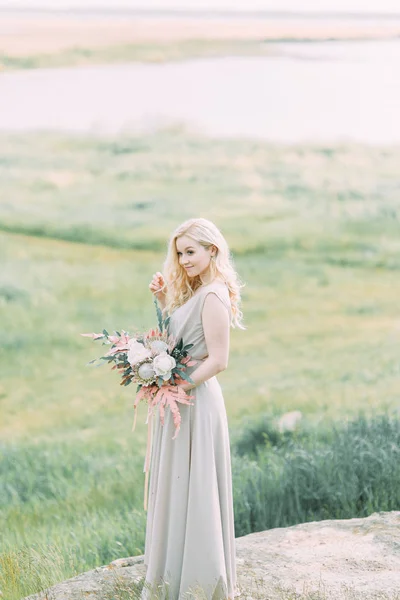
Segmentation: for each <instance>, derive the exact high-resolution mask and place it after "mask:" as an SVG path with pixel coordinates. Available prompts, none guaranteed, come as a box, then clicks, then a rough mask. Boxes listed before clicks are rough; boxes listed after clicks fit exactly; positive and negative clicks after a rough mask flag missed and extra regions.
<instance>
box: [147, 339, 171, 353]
mask: <svg viewBox="0 0 400 600" xmlns="http://www.w3.org/2000/svg"><path fill="white" fill-rule="evenodd" d="M150 348H151V349H152V351H153V352H156V353H157V354H161V352H166V351H167V350H168V344H166V343H165V342H163V341H162V340H154V342H151V344H150Z"/></svg>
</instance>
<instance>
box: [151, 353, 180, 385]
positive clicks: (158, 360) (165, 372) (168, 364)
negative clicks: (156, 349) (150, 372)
mask: <svg viewBox="0 0 400 600" xmlns="http://www.w3.org/2000/svg"><path fill="white" fill-rule="evenodd" d="M153 366H154V370H155V372H156V375H158V376H159V377H162V378H163V379H164V381H167V380H168V379H169V378H170V377H171V370H172V369H173V368H174V367H176V361H175V359H174V357H173V356H170V355H169V354H167V353H166V352H162V353H161V354H159V355H158V356H156V357H155V358H154V360H153Z"/></svg>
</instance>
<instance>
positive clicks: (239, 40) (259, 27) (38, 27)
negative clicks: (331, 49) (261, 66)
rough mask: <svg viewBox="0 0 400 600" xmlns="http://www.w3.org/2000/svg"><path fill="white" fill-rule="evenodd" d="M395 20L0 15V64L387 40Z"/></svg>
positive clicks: (395, 30)
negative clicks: (274, 44)
mask: <svg viewBox="0 0 400 600" xmlns="http://www.w3.org/2000/svg"><path fill="white" fill-rule="evenodd" d="M399 35H400V25H399V24H398V23H397V22H393V23H392V24H390V25H388V24H387V23H386V22H385V23H382V22H381V21H379V20H377V21H376V22H375V23H369V24H365V23H363V22H357V21H356V20H354V21H351V20H350V21H345V20H344V21H343V22H341V21H337V20H332V21H329V19H326V20H325V21H324V22H323V23H321V22H320V21H319V20H315V19H290V18H285V19H271V18H270V19H267V18H250V17H244V18H242V19H232V18H231V19H230V18H226V17H225V18H217V17H213V18H212V17H209V18H190V17H185V18H182V17H181V18H178V17H174V16H170V17H161V16H159V17H155V16H153V17H151V18H145V17H143V16H138V15H136V16H135V15H132V14H129V13H128V14H127V15H125V16H123V17H121V16H117V15H112V14H107V15H105V16H104V15H103V16H101V15H92V16H88V15H84V16H81V17H79V16H77V15H72V16H71V15H68V14H61V15H55V14H51V13H48V14H46V13H45V12H44V13H37V14H35V13H32V14H30V15H26V16H25V17H24V18H21V15H18V14H12V13H7V12H5V13H1V27H0V70H11V69H33V68H40V67H43V68H44V67H59V66H79V65H89V64H105V63H118V62H132V61H140V62H166V61H171V60H185V59H189V58H197V57H199V58H201V57H213V56H248V55H253V56H254V55H256V56H259V55H264V54H270V53H271V51H272V49H271V47H270V44H269V42H274V41H305V40H308V41H323V40H363V39H389V38H396V37H398V36H399Z"/></svg>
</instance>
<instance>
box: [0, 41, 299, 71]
mask: <svg viewBox="0 0 400 600" xmlns="http://www.w3.org/2000/svg"><path fill="white" fill-rule="evenodd" d="M274 41H275V40H274ZM279 41H287V40H279ZM268 54H271V49H270V47H269V44H268V43H266V42H264V41H263V40H251V39H249V40H235V39H232V40H229V39H228V40H218V39H216V40H208V39H206V40H202V39H198V40H196V39H192V40H176V41H169V42H165V43H157V42H147V43H146V42H143V43H135V44H128V43H127V44H120V45H112V46H105V47H100V48H96V47H71V48H67V49H65V50H60V51H59V52H52V53H48V54H29V55H26V56H14V55H9V54H1V53H0V70H21V69H41V68H56V67H77V66H86V65H96V64H116V63H127V62H142V63H143V62H145V63H166V62H171V61H182V60H189V59H194V58H215V57H223V56H264V55H268Z"/></svg>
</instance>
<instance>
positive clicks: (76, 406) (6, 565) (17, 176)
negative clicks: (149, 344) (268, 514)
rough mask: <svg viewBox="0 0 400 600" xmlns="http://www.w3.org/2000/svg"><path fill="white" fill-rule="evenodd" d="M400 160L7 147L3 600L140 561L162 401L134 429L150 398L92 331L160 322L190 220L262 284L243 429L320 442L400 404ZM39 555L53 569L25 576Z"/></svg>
mask: <svg viewBox="0 0 400 600" xmlns="http://www.w3.org/2000/svg"><path fill="white" fill-rule="evenodd" d="M399 159H400V148H396V147H392V148H390V147H387V148H379V147H368V146H359V145H338V146H335V147H327V146H304V145H303V146H282V145H269V144H265V143H262V142H253V141H250V140H229V141H228V140H225V141H224V140H207V139H204V138H201V137H195V136H191V135H189V134H187V133H185V132H184V131H181V130H179V129H177V130H167V131H163V132H159V133H157V134H154V135H146V136H143V137H129V136H127V135H125V136H124V135H122V136H120V137H119V138H96V137H87V136H63V135H52V134H35V135H33V134H32V135H23V136H22V135H21V136H19V135H4V134H2V135H1V136H0V190H1V196H0V257H1V269H0V334H1V338H0V410H1V414H2V419H1V422H0V439H1V440H2V447H1V459H0V460H1V462H0V465H1V469H2V473H3V475H2V481H3V480H4V481H5V483H6V486H5V488H4V489H3V490H1V492H0V494H3V496H2V497H1V502H0V521H1V522H5V523H7V527H6V528H5V529H4V531H5V534H4V535H3V536H2V539H1V543H0V544H1V552H2V554H1V555H0V556H1V559H0V581H1V577H2V578H3V580H4V578H5V579H6V581H7V583H4V581H3V583H2V585H3V588H2V587H1V585H0V589H2V590H3V594H4V596H3V597H4V600H6V598H7V600H8V599H9V600H17V598H20V597H21V596H22V595H26V594H28V593H33V592H34V591H36V590H38V589H41V586H42V588H43V587H44V586H45V585H47V583H45V582H47V579H48V577H49V578H50V580H51V581H49V584H50V583H54V582H55V581H60V580H62V579H66V578H67V577H70V576H72V575H73V574H75V573H78V572H81V571H83V570H87V569H90V568H93V567H95V566H99V564H105V563H107V562H108V561H110V560H112V559H113V558H116V557H117V556H126V555H129V554H140V553H142V552H143V542H144V526H145V514H144V512H143V509H142V505H143V504H142V503H143V483H144V481H143V473H142V467H143V458H144V447H145V433H146V432H145V425H144V420H145V407H144V406H141V407H140V409H139V410H140V412H139V419H138V427H137V430H136V431H135V433H134V434H132V433H131V420H132V418H133V410H132V404H133V400H134V388H133V386H132V387H128V388H121V387H118V385H117V384H118V377H117V376H116V375H115V374H114V373H111V372H110V371H109V370H108V368H107V367H106V366H104V367H102V368H101V369H94V368H89V367H88V366H86V363H87V362H88V361H89V360H90V359H91V358H93V357H95V356H98V355H99V352H100V348H99V346H98V345H95V344H92V345H91V344H90V343H89V341H88V340H85V339H83V338H81V337H80V336H79V333H80V332H87V331H97V330H100V329H102V328H103V327H106V328H107V329H109V330H112V329H113V328H126V329H128V330H129V329H133V328H143V327H148V326H150V325H152V324H154V323H155V313H154V306H153V303H152V298H151V295H150V293H149V291H148V283H149V281H150V278H151V275H152V273H153V272H155V271H156V270H160V269H161V268H162V261H163V258H164V252H165V249H166V242H167V238H168V236H169V234H170V233H171V231H172V229H173V228H174V227H176V226H177V225H178V224H179V223H180V222H181V221H182V220H184V219H186V218H189V217H192V216H195V215H199V216H204V217H207V218H210V219H212V220H214V221H215V222H216V223H217V225H219V226H220V227H221V228H222V230H223V232H224V234H225V235H226V237H227V239H228V242H229V243H230V246H231V248H232V251H233V255H234V259H235V264H236V267H237V269H238V271H239V273H240V275H241V277H242V278H243V279H244V281H245V282H246V287H245V288H244V290H243V310H244V314H245V321H246V325H247V331H245V332H243V331H237V330H235V331H232V334H231V355H230V362H229V367H228V369H227V370H226V371H224V372H223V373H221V374H220V375H219V380H220V382H221V385H222V388H223V391H224V396H225V399H226V407H227V412H228V417H229V422H230V425H231V427H232V432H234V431H235V432H236V431H238V432H239V433H238V435H239V434H240V430H241V428H242V427H245V423H247V420H248V419H249V418H250V417H251V415H254V414H258V413H261V412H263V413H268V414H270V415H279V414H281V413H284V412H285V411H289V410H295V409H296V410H301V411H302V412H303V414H304V415H305V417H306V418H307V423H308V424H309V426H310V429H311V430H313V429H316V428H317V429H319V430H320V431H322V430H326V429H328V430H329V428H330V426H331V424H332V425H335V424H338V423H340V422H343V420H347V419H352V418H353V417H356V416H357V415H358V414H359V413H360V412H363V414H365V416H366V417H367V418H371V417H374V415H376V414H381V413H384V412H385V411H392V410H393V409H394V408H396V407H398V402H399V393H398V375H399V362H398V355H399V353H398V348H399V335H400V334H399V332H400V329H399V327H400V321H399V317H398V298H399V295H400V280H399V278H398V277H397V273H398V271H399V269H400V241H399V240H400V238H399V235H398V232H399V211H400V201H399V197H398V187H399V174H398V164H399ZM259 433H260V435H261V438H259V439H263V437H262V432H259ZM243 435H244V434H243ZM360 436H361V433H360ZM233 437H235V436H233ZM361 437H362V436H361ZM307 439H308V438H307ZM307 439H306V441H307ZM377 439H379V438H377ZM251 440H252V434H251V435H249V438H248V445H249V444H250V448H251V445H252V441H251ZM328 441H329V440H328ZM327 443H328V442H327ZM371 443H372V442H371ZM283 448H286V450H283V449H282V450H280V451H279V452H286V451H287V447H286V445H283ZM308 451H310V450H309V449H308V450H307V452H308ZM348 451H349V452H350V449H349V450H348ZM321 452H322V451H321ZM346 452H347V450H346ZM262 456H264V455H262ZM284 456H285V455H284V454H282V455H280V454H279V453H278V454H277V459H276V460H277V461H278V463H279V460H283V458H284ZM321 456H323V452H322V454H321ZM341 456H342V457H343V456H349V454H343V455H341ZM253 458H254V457H253ZM251 460H252V457H251V456H248V457H247V458H246V457H242V458H239V457H238V458H237V463H235V464H236V465H239V466H240V464H241V463H240V461H244V462H245V461H251ZM259 460H261V459H259ZM263 460H264V459H263ZM321 460H322V458H321ZM235 461H236V458H235ZM265 465H267V463H265V464H264V463H263V462H262V461H261V462H260V464H259V465H258V466H255V467H254V468H256V469H261V472H263V468H264V466H265ZM294 465H298V467H299V469H300V468H302V466H301V465H300V462H296V463H294ZM278 466H279V468H280V469H282V465H281V463H279V465H278ZM251 468H253V467H251ZM265 468H266V467H265ZM324 468H326V469H327V467H326V466H325V467H324ZM235 469H236V467H235ZM281 472H282V473H283V475H282V477H284V478H290V477H291V476H292V475H293V473H289V472H288V471H284V470H283V471H281ZM235 473H236V471H235ZM322 473H326V471H324V470H322ZM240 477H243V478H244V479H243V481H246V479H245V476H244V475H241V476H240ZM260 477H261V478H262V477H264V476H263V475H260ZM365 477H369V473H368V472H366V473H365ZM324 478H325V475H324V476H323V477H322V479H323V480H324V481H326V484H328V483H329V482H330V480H329V478H328V476H326V478H325V479H324ZM376 501H377V502H378V503H381V505H382V503H383V505H384V506H389V505H388V504H385V500H384V499H383V500H382V499H380V497H379V496H376ZM235 502H236V505H237V506H239V504H238V499H236V500H235ZM391 505H392V504H390V506H391ZM354 506H355V505H354V504H351V503H350V504H349V511H348V514H349V516H355V515H353V514H352V511H353V509H354ZM363 506H364V509H365V511H368V510H370V509H371V510H372V508H373V507H374V506H375V504H371V503H368V501H367V500H366V502H365V505H363ZM328 508H329V507H328ZM329 510H330V509H329ZM285 511H286V509H285ZM288 511H289V508H288ZM240 513H241V509H240V510H239V509H238V515H239V514H240ZM310 514H311V513H310ZM310 514H309V513H307V511H306V510H305V509H304V507H303V508H302V510H300V511H298V512H297V513H296V512H295V511H294V512H290V511H289V512H288V513H287V514H286V516H287V517H288V519H289V516H290V519H289V520H290V521H293V519H294V520H296V519H297V518H298V519H307V518H309V516H310ZM312 514H313V515H316V518H319V515H325V516H326V514H327V513H324V512H323V510H322V509H321V512H318V510H317V508H316V509H315V511H314V512H313V513H312ZM330 514H331V513H330ZM284 516H285V515H283V517H284ZM332 516H334V515H333V514H332ZM324 518H325V517H324ZM246 519H247V520H248V521H249V518H248V516H244V517H243V522H245V521H246ZM249 522H250V523H252V521H251V519H250V521H249ZM262 522H263V523H265V525H263V526H268V524H269V523H271V522H272V521H271V520H269V521H268V520H266V521H262ZM283 522H284V521H283ZM251 527H254V523H253V525H251ZM241 531H242V529H241ZM246 531H247V530H246ZM21 553H22V554H21ZM24 553H25V554H24ZM46 553H47V554H49V553H50V554H51V556H57V557H58V559H57V560H58V562H57V568H54V570H53V571H51V572H50V573H48V567H46V564H47V563H46V561H45V559H44V556H45V555H46ZM32 554H33V555H34V556H35V557H36V559H35V560H36V562H35V561H31V562H32V564H33V565H36V567H32V569H36V571H35V572H36V573H37V575H33V571H32V573H31V575H29V576H28V575H27V576H26V577H25V576H24V578H21V577H22V576H21V575H20V572H19V568H20V567H18V565H21V564H24V563H23V560H25V559H23V555H24V556H25V558H26V557H28V558H29V557H30V556H31V555H32ZM28 558H26V560H28ZM29 560H31V559H30V558H29ZM29 560H28V562H29ZM24 572H25V570H24ZM13 578H15V581H16V582H17V583H15V584H14V583H13ZM6 585H7V586H8V588H6V587H5V586H6ZM5 589H7V594H6V593H5Z"/></svg>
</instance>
